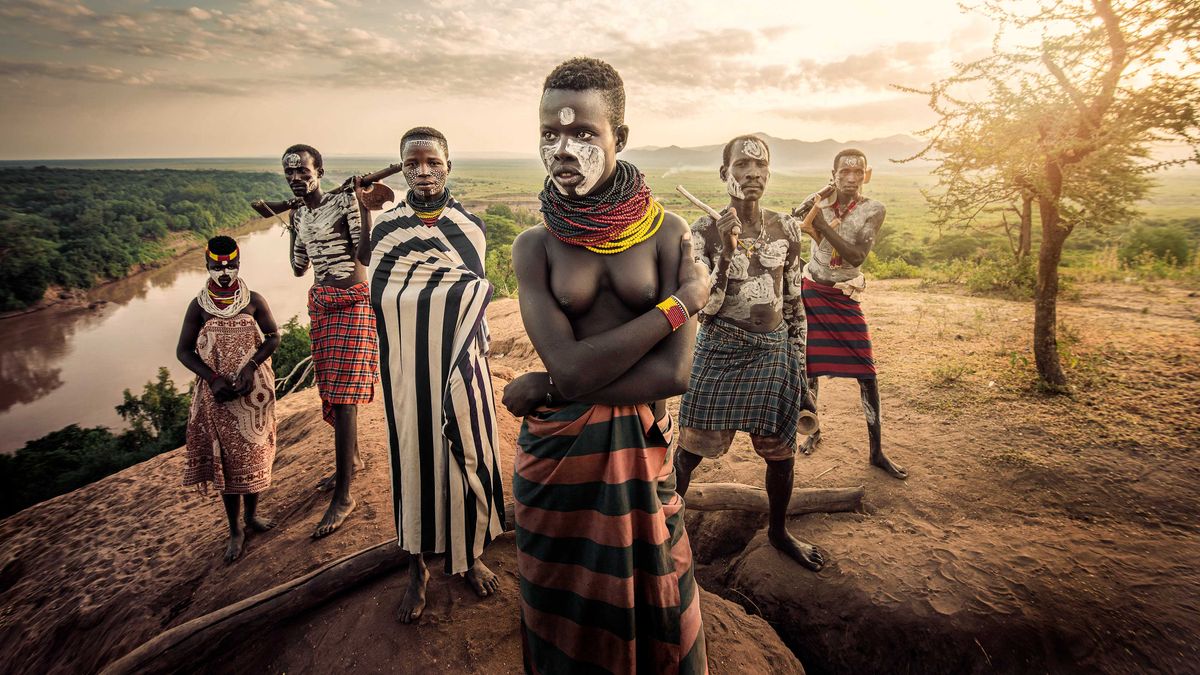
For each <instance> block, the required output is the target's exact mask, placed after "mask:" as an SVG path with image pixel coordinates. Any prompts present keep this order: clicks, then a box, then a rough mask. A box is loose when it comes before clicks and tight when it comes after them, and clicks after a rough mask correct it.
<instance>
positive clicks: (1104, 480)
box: [689, 282, 1200, 673]
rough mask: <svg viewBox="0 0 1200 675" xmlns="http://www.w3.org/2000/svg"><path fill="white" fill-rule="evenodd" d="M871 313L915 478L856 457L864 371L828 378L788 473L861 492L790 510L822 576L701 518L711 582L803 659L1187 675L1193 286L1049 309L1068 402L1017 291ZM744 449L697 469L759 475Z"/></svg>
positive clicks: (1198, 599) (1192, 647) (819, 669)
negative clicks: (1039, 362) (804, 450)
mask: <svg viewBox="0 0 1200 675" xmlns="http://www.w3.org/2000/svg"><path fill="white" fill-rule="evenodd" d="M1151 291H1153V292H1151ZM865 311H866V313H867V317H868V320H869V321H870V323H871V330H872V337H873V339H874V341H875V345H876V358H877V359H878V361H879V365H880V383H881V390H882V393H883V411H884V441H885V447H886V449H887V450H888V452H889V453H890V454H891V456H892V458H893V459H895V460H896V461H898V462H900V463H901V464H902V465H904V466H905V467H906V468H907V469H908V470H909V473H910V478H909V480H908V481H906V482H899V481H896V480H893V479H891V478H889V477H887V476H885V475H884V474H882V473H881V472H879V471H877V470H873V469H871V468H870V467H869V466H868V464H867V463H866V447H867V446H866V442H867V438H866V431H865V426H864V422H863V419H862V415H861V408H860V407H859V404H858V400H857V393H858V392H857V387H856V386H855V384H854V383H853V382H849V381H843V380H837V381H833V382H832V383H831V384H825V383H823V384H824V386H823V388H822V390H821V393H822V398H821V401H820V413H821V415H822V419H823V423H824V425H825V426H824V428H825V441H824V443H823V444H822V445H821V446H819V448H818V449H817V451H816V452H815V453H814V454H813V455H812V456H810V457H801V458H800V459H799V460H798V462H797V484H798V485H806V484H807V485H813V486H828V485H858V484H862V485H866V487H867V497H866V500H865V511H866V513H862V514H837V515H809V516H803V517H799V518H796V519H794V520H793V521H792V523H791V530H792V531H793V532H794V533H795V534H797V535H798V536H801V537H802V538H805V539H807V540H810V541H812V542H814V543H816V544H818V545H819V546H821V547H822V548H823V549H824V550H825V551H826V553H827V554H828V555H829V557H831V558H832V564H830V565H829V566H827V567H826V568H825V570H823V571H822V572H821V573H820V574H812V573H808V572H805V571H803V570H801V569H798V568H796V567H795V566H794V565H790V564H789V563H787V562H786V561H785V560H783V559H781V558H780V557H779V556H778V555H777V554H776V553H775V551H774V550H773V549H772V548H771V547H770V546H769V545H765V541H764V537H762V536H761V535H757V536H755V535H754V533H755V530H756V528H757V527H759V526H760V525H761V523H760V522H758V521H750V522H747V520H746V519H743V518H733V517H729V516H718V517H711V516H706V517H707V519H708V520H707V522H705V521H704V519H703V518H699V517H697V515H698V514H696V515H693V517H692V520H691V521H690V523H689V529H690V531H691V532H692V533H693V537H696V538H697V539H698V540H699V541H698V544H697V546H698V548H700V555H699V558H700V559H701V560H702V561H703V562H705V563H706V564H705V565H704V569H703V572H702V574H701V575H700V577H701V579H702V580H703V581H705V582H707V585H708V587H709V588H712V589H717V588H721V587H728V589H729V590H725V591H722V592H723V593H724V594H725V595H726V597H729V598H731V599H736V600H738V601H740V602H742V604H744V605H745V606H746V607H747V608H749V609H750V610H751V611H752V612H756V613H761V614H762V615H764V616H766V617H767V618H768V619H769V620H770V621H771V622H772V624H773V625H774V626H775V627H776V629H777V630H779V632H780V634H781V635H782V636H783V637H784V639H785V641H787V642H788V644H789V646H791V647H792V648H793V649H794V650H795V651H796V653H797V654H798V655H799V656H800V657H801V660H802V661H803V662H804V663H805V666H806V667H807V668H808V670H809V671H810V672H815V673H823V672H831V673H832V672H837V673H855V672H983V671H991V670H993V669H994V670H999V671H1003V672H1029V671H1038V672H1040V671H1051V672H1110V673H1128V672H1156V671H1157V672H1174V673H1180V672H1200V652H1198V651H1197V649H1198V648H1197V644H1198V638H1200V573H1198V571H1197V570H1198V568H1197V565H1196V563H1195V561H1196V560H1197V558H1198V557H1200V537H1198V536H1197V530H1198V526H1200V519H1198V518H1197V516H1198V515H1200V503H1198V500H1197V497H1196V493H1195V486H1196V485H1197V479H1198V478H1200V475H1198V473H1200V472H1198V468H1200V456H1197V446H1198V445H1200V406H1198V405H1197V400H1200V365H1198V364H1197V361H1196V357H1197V356H1198V355H1200V324H1198V321H1200V300H1198V299H1197V298H1196V297H1194V296H1192V295H1189V291H1187V290H1180V289H1177V288H1170V287H1163V288H1157V289H1151V290H1143V289H1138V288H1136V287H1130V286H1119V285H1112V286H1093V287H1087V288H1085V289H1083V294H1082V297H1081V299H1080V300H1079V301H1078V302H1073V303H1068V304H1065V305H1063V306H1061V307H1060V320H1061V321H1062V322H1063V324H1064V325H1065V330H1063V333H1064V334H1065V335H1067V336H1068V337H1067V339H1066V340H1065V341H1064V343H1065V345H1064V346H1065V349H1064V361H1065V362H1066V363H1068V365H1069V371H1068V373H1069V376H1070V377H1071V379H1072V380H1073V381H1074V382H1075V384H1076V387H1077V391H1076V393H1075V395H1074V396H1073V397H1044V396H1041V395H1039V394H1037V393H1036V391H1035V390H1034V388H1033V387H1032V385H1031V383H1032V382H1033V380H1034V378H1033V370H1032V366H1031V365H1029V364H1028V362H1027V361H1026V360H1025V359H1024V357H1023V355H1025V354H1029V353H1030V347H1029V345H1030V334H1029V333H1030V326H1031V325H1032V324H1031V317H1032V307H1031V305H1030V304H1029V303H1014V302H1009V301H1004V300H993V299H986V298H975V297H966V296H962V295H957V294H953V293H947V292H939V291H937V290H933V291H929V290H920V289H918V287H917V285H916V283H915V282H881V283H877V284H874V285H873V286H872V288H871V293H870V295H869V296H868V298H867V300H866V302H865ZM826 382H828V381H826ZM738 443H739V447H737V448H736V449H735V450H734V451H733V452H732V453H731V454H730V455H728V456H727V457H726V458H723V459H722V460H719V461H716V462H711V463H710V462H706V463H704V464H703V465H701V469H700V470H698V473H697V475H696V478H695V480H709V481H718V480H720V481H741V482H745V483H750V484H755V485H762V465H761V463H760V462H759V461H758V460H757V459H756V458H755V456H754V455H753V454H752V452H751V451H750V450H749V447H748V444H747V443H746V441H745V440H744V439H740V438H739V441H738ZM818 476H819V478H818ZM747 540H749V545H748V547H747V548H746V549H745V550H744V551H743V550H741V549H742V545H743V542H747Z"/></svg>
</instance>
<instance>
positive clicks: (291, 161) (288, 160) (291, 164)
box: [283, 152, 304, 169]
mask: <svg viewBox="0 0 1200 675" xmlns="http://www.w3.org/2000/svg"><path fill="white" fill-rule="evenodd" d="M302 166H304V158H303V157H301V156H300V155H298V154H296V153H294V152H289V153H288V154H286V155H284V156H283V167H284V168H285V169H299V168H300V167H302Z"/></svg>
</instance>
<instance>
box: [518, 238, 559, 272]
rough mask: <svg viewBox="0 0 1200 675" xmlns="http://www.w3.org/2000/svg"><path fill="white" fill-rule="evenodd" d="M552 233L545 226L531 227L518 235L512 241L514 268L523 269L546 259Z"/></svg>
mask: <svg viewBox="0 0 1200 675" xmlns="http://www.w3.org/2000/svg"><path fill="white" fill-rule="evenodd" d="M549 236H550V233H549V232H548V231H547V230H546V228H544V227H531V228H529V229H527V230H525V231H524V232H522V233H520V234H518V235H517V238H516V239H514V240H513V243H512V259H513V269H514V271H516V272H517V273H518V275H519V274H520V272H521V270H522V269H524V268H526V267H528V266H529V265H531V264H536V262H537V261H544V260H545V259H546V240H547V238H548V237H549Z"/></svg>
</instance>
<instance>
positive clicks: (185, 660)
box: [100, 539, 408, 675]
mask: <svg viewBox="0 0 1200 675" xmlns="http://www.w3.org/2000/svg"><path fill="white" fill-rule="evenodd" d="M407 562H408V553H406V552H404V551H401V550H400V547H399V546H398V545H397V544H396V540H395V539H392V540H390V541H387V542H384V543H382V544H379V545H376V546H372V547H370V548H366V549H363V550H361V551H359V552H357V553H351V554H350V555H348V556H346V557H344V558H341V559H339V560H335V561H333V562H331V563H327V564H326V565H324V566H322V567H320V568H318V569H316V570H314V571H312V572H310V573H308V574H306V575H304V576H302V577H297V578H295V579H292V580H291V581H288V582H286V583H283V584H280V585H279V586H276V587H274V588H272V589H269V590H266V591H263V592H262V593H259V594H258V595H255V596H252V597H249V598H246V599H245V600H242V601H240V602H236V603H234V604H232V605H228V606H226V607H223V608H221V609H218V610H217V611H215V612H211V613H209V614H205V615H204V616H200V617H197V618H195V619H192V620H191V621H188V622H187V623H183V624H180V625H178V626H175V627H174V628H172V629H170V630H168V631H166V632H164V633H161V634H159V635H158V636H157V637H155V638H153V639H151V640H150V641H148V642H145V643H143V644H142V645H141V646H140V647H138V648H137V649H134V650H133V651H132V652H129V653H128V654H126V655H125V656H123V657H121V658H119V659H117V660H116V661H113V662H112V663H110V664H108V666H106V667H105V668H104V670H102V671H100V672H101V673H102V675H124V674H126V673H174V672H178V671H183V670H188V671H190V670H195V669H196V668H197V667H198V665H199V664H203V663H207V662H208V660H209V657H210V656H212V655H214V654H216V653H217V652H218V651H219V650H221V649H222V647H223V643H225V642H226V639H227V638H230V637H231V636H234V639H236V636H238V635H242V636H246V635H254V634H255V633H256V630H257V629H260V628H267V627H269V626H272V625H274V624H276V623H279V622H282V621H286V620H287V619H289V618H291V617H293V616H295V615H297V614H299V613H300V612H303V611H305V610H307V609H310V608H312V607H315V606H317V605H319V604H321V603H323V602H325V601H327V600H329V599H331V598H332V597H334V596H335V595H338V594H340V593H344V592H345V591H347V590H349V589H351V588H353V587H355V586H357V585H358V584H361V583H363V582H365V581H368V580H370V579H372V578H374V577H376V576H379V575H381V574H384V573H387V572H390V571H392V570H394V569H397V568H399V567H402V566H404V564H405V563H407Z"/></svg>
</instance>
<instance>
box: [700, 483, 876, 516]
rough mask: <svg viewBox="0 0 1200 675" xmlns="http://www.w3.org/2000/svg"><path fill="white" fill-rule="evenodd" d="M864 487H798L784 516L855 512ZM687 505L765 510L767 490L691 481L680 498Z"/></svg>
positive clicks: (701, 509) (767, 507)
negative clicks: (686, 491) (684, 495)
mask: <svg viewBox="0 0 1200 675" xmlns="http://www.w3.org/2000/svg"><path fill="white" fill-rule="evenodd" d="M865 493H866V489H865V488H864V487H863V486H861V485H859V486H858V487H844V488H799V489H796V490H792V501H791V502H790V503H789V504H788V510H787V512H788V515H789V516H797V515H800V514H802V513H836V512H838V511H857V510H858V509H859V507H861V506H862V498H863V495H864V494H865ZM684 502H685V503H686V504H687V508H689V509H692V510H694V511H754V512H757V513H768V512H769V511H770V506H769V504H768V502H767V491H766V490H764V489H762V488H757V487H751V486H749V485H742V484H741V483H692V485H691V487H690V488H688V493H687V497H686V498H685V499H684Z"/></svg>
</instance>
